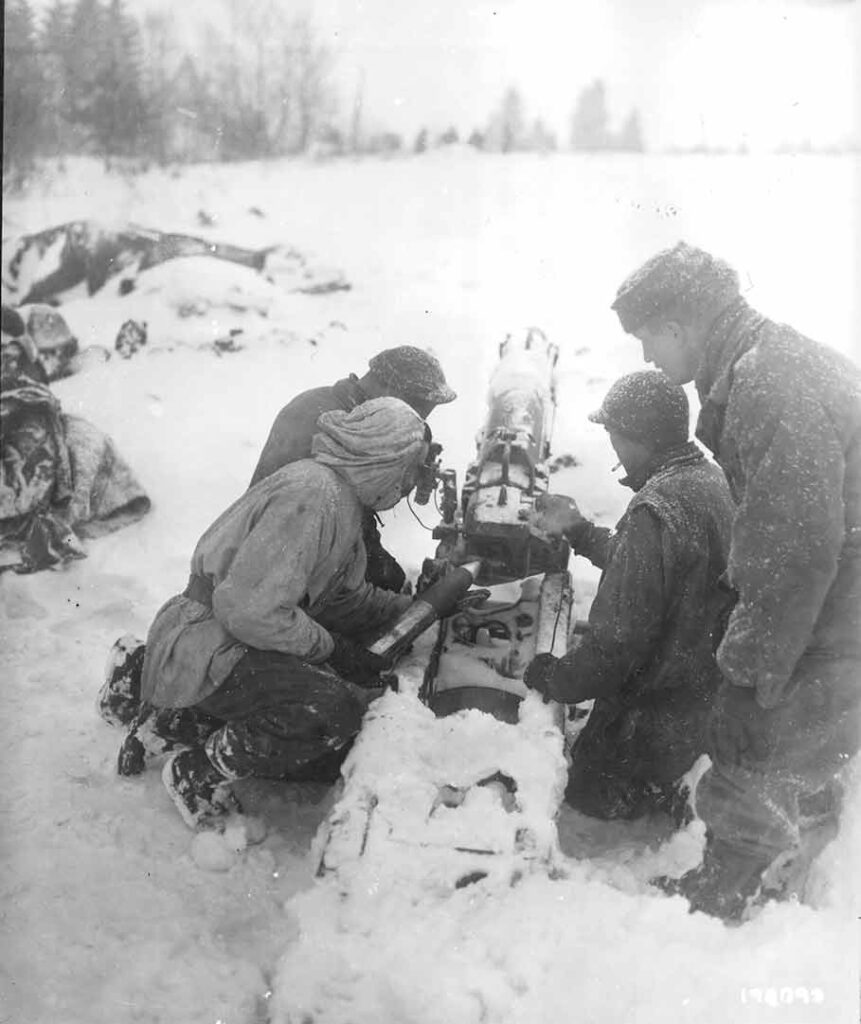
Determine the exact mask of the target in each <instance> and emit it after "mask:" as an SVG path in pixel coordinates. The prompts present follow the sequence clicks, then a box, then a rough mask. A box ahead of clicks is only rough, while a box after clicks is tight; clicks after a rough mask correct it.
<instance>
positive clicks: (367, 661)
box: [328, 633, 389, 689]
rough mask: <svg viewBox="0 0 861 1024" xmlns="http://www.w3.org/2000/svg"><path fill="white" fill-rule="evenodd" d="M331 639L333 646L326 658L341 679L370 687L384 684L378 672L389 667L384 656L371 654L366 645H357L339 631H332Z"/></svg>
mask: <svg viewBox="0 0 861 1024" xmlns="http://www.w3.org/2000/svg"><path fill="white" fill-rule="evenodd" d="M332 639H333V640H334V641H335V646H334V647H333V648H332V653H331V654H330V655H329V659H328V660H329V664H330V665H331V666H332V668H333V669H334V670H335V671H336V672H337V673H338V675H339V676H340V677H341V678H342V679H346V680H348V681H349V682H351V683H355V684H356V685H357V686H366V687H369V688H371V689H373V688H375V687H380V686H385V685H386V684H385V680H382V679H380V674H381V673H382V672H385V671H386V669H387V668H388V667H389V665H388V662H387V661H386V659H385V658H381V657H380V656H379V655H378V654H372V653H371V652H370V651H369V650H368V649H367V648H366V647H361V646H359V644H357V643H354V642H353V641H352V640H348V639H347V638H346V637H345V636H341V634H340V633H333V634H332Z"/></svg>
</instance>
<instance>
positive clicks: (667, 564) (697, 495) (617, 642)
mask: <svg viewBox="0 0 861 1024" xmlns="http://www.w3.org/2000/svg"><path fill="white" fill-rule="evenodd" d="M589 419H590V420H592V422H594V423H599V424H601V425H602V426H603V427H604V428H605V430H606V431H607V434H608V437H609V440H610V443H611V445H612V446H613V448H614V450H615V452H616V454H617V455H618V457H619V460H620V462H621V464H622V465H623V466H624V468H625V471H626V476H625V477H624V478H623V480H622V483H623V484H624V485H625V486H627V487H630V488H631V489H632V490H633V491H634V496H633V498H632V499H631V501H630V504H629V505H628V508H627V509H626V511H625V514H624V515H623V516H622V518H621V520H620V521H619V522H618V523H617V524H616V527H615V529H614V530H612V531H611V530H609V529H606V528H604V527H601V526H596V525H595V524H594V523H591V522H589V521H588V520H587V519H586V518H585V517H584V516H583V515H582V514H581V513H580V510H579V509H578V508H577V505H576V503H575V502H574V501H572V500H571V499H570V498H567V497H564V496H561V495H547V496H545V497H544V499H543V500H541V501H539V502H538V503H537V508H536V512H535V513H534V525H535V526H536V527H538V528H539V529H541V530H543V531H545V532H546V533H549V534H550V535H552V536H564V537H565V538H566V539H567V540H568V541H569V543H570V544H571V547H572V549H573V550H574V552H575V553H576V554H578V555H582V556H584V557H586V558H588V559H589V560H590V561H591V562H592V563H593V564H594V565H596V566H598V568H600V569H601V570H602V574H601V580H600V583H599V585H598V590H597V593H596V594H595V598H594V600H593V602H592V606H591V609H590V612H589V629H588V632H587V633H586V635H585V636H584V637H583V639H582V641H580V642H578V643H577V644H575V646H573V647H572V648H571V649H570V650H569V652H568V653H567V654H566V655H565V656H564V657H562V658H558V659H557V658H554V657H553V656H552V655H550V654H542V655H539V656H538V657H537V658H536V659H535V660H534V661H533V662H532V664H531V665H530V666H529V668H528V669H527V671H526V675H525V678H524V682H525V683H526V685H527V686H529V687H530V688H532V689H535V690H537V691H539V692H541V693H542V694H544V696H545V697H547V698H549V699H552V700H556V701H560V702H562V703H566V704H579V703H581V702H582V701H588V700H593V699H594V701H595V704H594V706H593V708H592V711H591V713H590V716H589V719H588V721H587V723H586V725H585V727H584V728H583V730H582V731H581V732H580V734H579V736H578V738H577V741H576V742H575V745H574V747H573V750H572V762H571V769H570V773H569V782H568V788H567V791H566V799H567V800H568V802H569V803H570V804H571V805H572V806H574V807H575V808H576V809H578V810H580V811H581V812H583V813H585V814H589V815H591V816H593V817H598V818H636V817H640V816H642V815H644V814H647V813H649V812H651V811H655V810H666V811H668V812H669V813H671V814H673V816H674V817H675V818H676V820H677V821H681V820H683V818H684V816H685V815H686V814H687V813H688V812H687V808H686V799H685V798H686V792H685V789H684V786H683V784H682V783H681V781H680V780H681V777H682V776H683V775H684V774H685V773H686V772H687V771H688V770H689V769H690V768H691V767H692V765H693V763H694V762H695V761H696V759H697V758H698V757H699V756H700V755H701V754H702V753H704V752H705V750H706V724H707V721H708V716H709V710H710V707H711V704H712V700H713V697H714V694H715V691H716V689H717V684H718V680H719V673H718V670H717V667H716V665H715V663H714V657H713V653H712V648H713V644H714V642H715V636H716V633H717V631H718V629H719V625H720V621H721V618H722V615H723V613H724V612H725V610H726V608H727V604H728V601H729V595H728V594H727V592H726V591H725V590H724V589H723V587H722V585H721V576H722V574H723V572H724V570H725V568H726V557H727V552H728V550H729V536H730V522H731V518H732V499H731V497H730V493H729V488H728V487H727V484H726V480H725V479H724V476H723V474H722V473H721V472H720V470H719V469H718V468H717V467H716V466H715V465H713V464H712V463H710V462H708V461H707V460H706V459H705V457H704V455H703V453H702V451H701V450H700V449H699V448H698V447H697V445H696V444H695V443H694V442H692V441H690V440H689V428H688V423H689V412H688V400H687V396H686V395H685V392H684V391H683V390H682V388H681V387H679V386H677V385H675V384H673V383H672V382H671V381H670V380H669V379H668V378H667V377H665V376H664V374H662V373H659V372H656V371H641V372H638V373H630V374H628V375H627V376H625V377H622V378H621V379H620V380H618V381H616V383H615V384H614V385H613V386H612V387H611V388H610V391H609V392H608V394H607V396H606V398H605V399H604V401H603V403H602V404H601V407H600V408H599V409H598V410H597V411H596V412H594V413H592V415H591V416H590V417H589Z"/></svg>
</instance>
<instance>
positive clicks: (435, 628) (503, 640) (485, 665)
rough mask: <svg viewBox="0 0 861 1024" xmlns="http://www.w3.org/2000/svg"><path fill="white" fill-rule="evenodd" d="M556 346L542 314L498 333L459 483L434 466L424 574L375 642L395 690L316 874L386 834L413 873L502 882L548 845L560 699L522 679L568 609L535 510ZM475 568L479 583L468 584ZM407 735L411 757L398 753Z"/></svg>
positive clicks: (458, 883) (348, 782) (369, 857)
mask: <svg viewBox="0 0 861 1024" xmlns="http://www.w3.org/2000/svg"><path fill="white" fill-rule="evenodd" d="M556 358H557V351H556V348H555V347H554V346H552V345H551V344H550V343H549V342H548V341H547V339H546V337H545V336H544V334H543V333H542V332H541V331H539V330H537V329H536V328H531V329H530V330H528V331H527V332H526V333H525V334H524V336H523V337H522V338H520V339H518V340H515V339H514V338H513V337H512V336H509V337H507V338H506V339H505V341H504V342H503V344H502V346H501V347H500V361H499V363H498V365H497V367H496V369H495V371H494V373H493V375H492V377H491V380H490V387H489V392H488V403H487V404H488V413H487V417H486V419H485V424H484V427H483V428H482V430H481V432H480V434H479V436H478V439H477V450H476V457H475V460H474V461H473V462H472V463H471V464H470V466H469V467H468V470H467V474H466V483H465V485H464V488H463V491H462V492H461V493H460V494H457V484H456V478H455V474H454V473H453V471H451V470H440V469H438V468H437V470H436V473H437V475H438V477H439V479H440V482H441V485H442V501H441V502H440V511H441V515H442V522H441V523H440V524H439V526H438V527H437V528H436V529H435V531H434V536H435V537H436V538H437V539H438V541H439V545H438V547H437V551H436V557H435V558H434V559H430V560H427V561H426V563H425V566H424V572H423V577H424V578H425V580H426V585H425V586H424V587H423V588H422V589H421V590H420V592H419V595H418V597H417V598H416V600H415V601H414V602H413V604H412V605H411V606H410V607H409V608H408V609H407V611H406V612H405V613H404V614H403V615H402V616H401V618H400V619H399V620H398V621H397V622H396V623H395V624H394V625H393V626H392V627H390V628H389V629H388V630H387V631H386V632H385V633H384V634H383V635H382V636H380V637H378V638H377V639H376V641H375V642H374V643H373V644H371V650H372V651H373V652H374V653H375V654H378V655H381V656H384V657H388V658H390V659H392V660H396V659H398V657H399V656H400V661H399V663H398V674H399V676H400V678H401V683H400V687H399V692H398V693H387V694H386V695H385V696H384V697H383V698H381V699H380V700H378V701H377V702H375V704H374V705H373V707H372V708H371V710H370V711H369V713H368V715H367V716H366V718H365V722H364V724H363V727H362V731H361V733H360V735H359V737H358V740H357V742H356V745H355V748H354V750H353V751H352V752H351V754H350V757H349V759H348V761H347V762H346V764H345V766H344V779H345V789H344V793H343V795H342V797H341V799H340V800H339V801H338V803H337V804H336V806H335V808H334V810H333V812H332V814H331V816H330V818H329V820H328V822H327V824H326V826H325V827H324V830H323V837H322V850H321V855H320V861H319V874H320V875H321V876H325V875H328V874H332V873H334V874H336V875H338V876H339V877H340V875H341V873H342V871H348V873H352V872H353V871H354V870H355V868H356V861H359V860H360V861H362V862H363V863H365V862H370V861H373V860H374V859H375V858H376V857H377V856H379V857H381V858H383V859H386V858H388V857H389V856H390V855H391V851H390V850H389V852H388V853H384V851H385V850H386V849H387V848H388V847H389V846H390V845H391V844H392V843H395V844H397V845H398V847H399V848H403V849H402V852H404V854H405V865H404V870H405V871H406V870H407V864H409V865H410V866H409V870H408V873H409V874H410V878H411V879H413V881H415V878H417V877H420V876H421V873H422V868H421V864H422V861H423V857H424V854H423V853H422V851H424V852H425V853H426V854H427V856H428V857H429V858H430V861H432V862H433V866H432V867H430V866H429V867H428V872H429V873H428V874H427V878H428V879H430V878H434V879H435V881H434V883H433V884H434V885H436V886H442V887H443V888H446V887H448V888H449V889H450V888H452V887H453V888H458V887H462V886H464V885H467V884H469V883H471V882H475V881H479V880H482V879H485V878H489V877H491V876H492V877H497V878H498V879H500V880H503V879H504V880H505V884H511V882H512V880H513V879H514V878H515V877H520V876H521V875H522V874H523V873H524V871H526V870H527V869H529V867H530V866H531V865H534V864H541V865H543V866H544V867H545V868H547V867H548V866H549V865H550V864H551V863H552V861H553V859H554V854H555V850H556V845H555V844H556V839H555V835H556V833H555V826H554V824H553V818H554V815H555V811H556V808H557V806H558V802H559V800H560V799H561V795H562V790H563V789H564V780H565V758H564V754H563V747H564V742H563V734H562V729H561V710H560V709H559V708H558V706H546V705H544V704H542V703H541V701H540V699H539V698H538V697H537V696H536V695H534V694H531V695H530V694H529V693H528V690H527V688H526V686H525V685H524V683H523V678H522V677H523V673H524V671H525V669H526V667H527V665H528V664H529V662H530V661H531V660H532V658H533V657H534V656H535V655H536V654H539V653H542V652H545V651H548V652H551V653H553V654H556V655H561V654H562V653H564V651H565V650H566V648H567V645H568V639H569V632H570V629H571V625H572V618H571V611H572V598H573V595H572V587H571V578H570V575H569V573H568V570H567V563H568V557H569V548H568V545H567V544H565V543H564V542H557V541H553V540H551V539H550V538H548V537H546V536H544V535H538V534H536V533H535V532H534V531H533V530H532V529H531V527H530V525H529V520H528V513H529V510H530V509H531V508H532V506H533V504H534V502H535V500H536V498H537V497H538V496H539V495H540V494H543V493H545V492H546V490H547V481H548V474H547V472H546V470H545V467H544V461H545V460H546V458H547V456H548V454H549V439H550V432H551V430H552V422H553V412H554V388H553V369H554V365H555V363H556ZM432 461H433V463H434V465H435V466H437V467H438V462H437V461H436V460H435V459H434V460H432ZM431 578H433V582H428V581H429V580H430V579H431ZM473 582H475V583H476V584H480V585H487V587H488V589H480V590H470V587H471V585H472V583H473ZM410 645H413V646H412V649H410V650H407V649H408V648H410ZM405 651H406V652H407V653H406V655H404V652H405ZM456 712H460V713H459V714H457V713H456ZM480 712H481V713H480ZM401 746H404V750H403V751H401V753H400V754H398V757H401V756H402V757H403V758H404V759H405V760H406V762H407V763H408V764H409V765H411V767H408V768H406V769H405V768H403V767H401V768H396V761H397V758H395V760H392V758H393V757H394V754H395V748H398V750H400V747H401ZM397 763H400V762H399V761H398V762H397ZM386 766H388V767H386ZM538 779H540V780H541V781H540V784H537V785H536V781H537V780H538ZM407 851H409V852H407ZM499 857H501V858H502V860H501V861H498V858H499ZM443 862H444V864H443ZM350 865H352V866H350Z"/></svg>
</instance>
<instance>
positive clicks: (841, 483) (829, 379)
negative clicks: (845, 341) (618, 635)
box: [695, 299, 861, 708]
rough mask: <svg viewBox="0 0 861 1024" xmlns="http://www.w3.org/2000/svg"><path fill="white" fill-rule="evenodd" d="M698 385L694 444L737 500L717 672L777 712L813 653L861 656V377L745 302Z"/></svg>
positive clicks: (706, 360) (709, 345)
mask: <svg viewBox="0 0 861 1024" xmlns="http://www.w3.org/2000/svg"><path fill="white" fill-rule="evenodd" d="M695 384H696V388H697V391H698V393H699V396H700V401H701V412H700V416H699V421H698V425H697V437H698V438H699V439H700V440H701V441H702V442H703V443H704V444H705V445H706V446H707V447H708V448H709V449H710V450H711V451H712V452H713V453H714V455H715V458H716V459H717V460H718V462H719V463H720V465H721V466H722V467H723V469H724V471H725V472H726V474H727V477H728V479H729V482H730V486H731V488H732V491H733V496H734V497H735V499H736V501H737V503H738V507H737V512H736V515H735V519H734V522H733V528H732V547H731V552H730V559H729V569H728V576H729V579H730V582H731V584H732V586H733V587H734V589H735V590H736V591H737V594H738V602H737V604H736V606H735V609H734V610H733V612H732V615H731V617H730V619H729V623H728V627H727V631H726V634H725V636H724V638H723V641H722V643H721V645H720V648H719V650H718V654H717V659H718V664H719V666H720V668H721V671H722V673H723V674H724V675H725V676H726V678H727V679H728V680H729V681H730V682H732V683H734V684H736V685H738V686H748V687H754V688H755V691H756V698H757V701H758V703H759V704H760V706H761V707H763V708H772V707H775V706H777V705H779V704H781V703H782V702H783V701H785V700H786V699H788V698H789V697H791V696H792V693H793V691H794V689H795V687H796V686H797V685H798V684H799V679H798V678H795V679H794V678H793V673H794V671H795V668H796V666H797V665H798V663H799V660H800V659H801V657H802V655H803V654H805V653H806V654H807V655H808V656H813V657H815V658H825V659H835V658H836V659H846V658H848V659H858V658H861V371H859V369H858V368H857V367H856V366H855V365H854V364H853V363H852V362H850V361H849V360H848V359H846V358H844V357H843V356H842V355H840V354H838V353H837V352H834V351H832V350H830V349H828V348H826V347H824V346H822V345H819V344H817V343H816V342H813V341H811V340H810V339H808V338H806V337H804V336H803V335H801V334H799V333H798V332H797V331H795V330H793V329H792V328H791V327H789V326H787V325H785V324H778V323H774V322H772V321H771V320H768V319H766V318H765V317H763V316H761V315H760V314H759V313H757V312H756V311H755V310H753V309H751V307H750V306H749V305H748V304H747V303H746V302H745V300H744V299H739V300H738V301H736V302H735V303H733V304H732V305H731V306H730V307H728V308H727V309H726V310H725V311H724V312H723V313H722V314H721V315H720V317H719V318H718V320H717V321H716V322H715V324H714V326H713V328H712V330H711V333H710V336H709V338H708V339H707V342H706V346H705V351H704V355H703V359H702V362H701V365H700V367H699V369H698V372H697V376H696V380H695Z"/></svg>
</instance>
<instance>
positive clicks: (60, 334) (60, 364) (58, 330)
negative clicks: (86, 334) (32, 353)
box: [21, 303, 78, 380]
mask: <svg viewBox="0 0 861 1024" xmlns="http://www.w3.org/2000/svg"><path fill="white" fill-rule="evenodd" d="M21 313H22V315H24V316H26V318H27V333H28V334H29V335H30V337H31V338H32V339H33V343H34V344H35V346H36V348H37V349H38V351H39V359H40V360H41V362H42V365H43V366H44V368H45V372H46V373H47V375H48V380H56V379H57V378H58V377H64V376H67V375H68V372H69V363H70V362H71V360H72V359H73V357H74V356H75V355H77V352H78V339H77V338H76V337H75V336H74V334H72V332H71V330H70V329H69V325H68V324H67V323H66V321H65V319H64V318H63V316H62V314H60V313H58V312H57V310H56V309H54V307H53V306H48V305H45V304H43V303H33V304H31V305H27V306H22V307H21Z"/></svg>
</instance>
